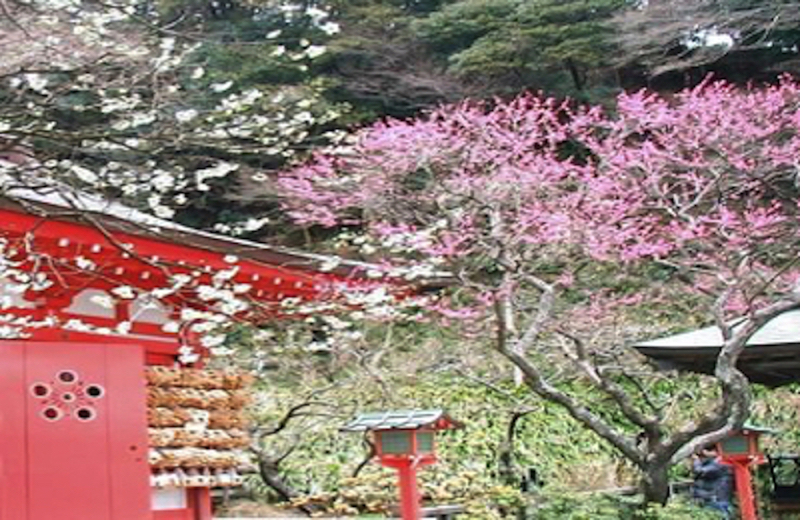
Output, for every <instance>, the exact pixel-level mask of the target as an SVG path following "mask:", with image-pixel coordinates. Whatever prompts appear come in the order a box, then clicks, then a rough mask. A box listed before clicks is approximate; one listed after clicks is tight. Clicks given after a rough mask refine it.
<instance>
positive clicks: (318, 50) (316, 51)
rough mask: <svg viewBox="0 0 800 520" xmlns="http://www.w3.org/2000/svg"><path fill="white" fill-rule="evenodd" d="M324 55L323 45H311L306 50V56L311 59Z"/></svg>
mask: <svg viewBox="0 0 800 520" xmlns="http://www.w3.org/2000/svg"><path fill="white" fill-rule="evenodd" d="M323 54H325V46H324V45H311V46H310V47H309V48H308V49H306V56H308V57H309V58H311V59H312V60H313V59H314V58H318V57H320V56H322V55H323Z"/></svg>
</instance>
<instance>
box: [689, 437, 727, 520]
mask: <svg viewBox="0 0 800 520" xmlns="http://www.w3.org/2000/svg"><path fill="white" fill-rule="evenodd" d="M692 472H693V474H694V484H693V485H692V497H694V499H695V500H696V501H697V502H698V503H700V504H701V505H703V506H705V507H708V508H711V509H715V510H717V511H720V512H721V513H722V515H723V518H725V519H728V518H730V511H731V496H732V495H733V470H732V469H731V467H730V466H729V465H727V464H724V463H723V462H722V461H721V460H720V457H719V453H717V448H716V446H706V447H705V448H703V449H702V450H700V452H699V453H697V454H695V455H694V456H693V457H692Z"/></svg>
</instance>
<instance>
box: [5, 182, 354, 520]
mask: <svg viewBox="0 0 800 520" xmlns="http://www.w3.org/2000/svg"><path fill="white" fill-rule="evenodd" d="M12 195H14V197H13V198H10V197H7V198H2V199H0V247H2V256H0V259H2V263H3V265H2V279H0V281H2V284H1V285H2V291H0V335H1V336H2V338H3V339H0V393H2V396H3V397H2V400H0V520H209V519H210V518H211V500H210V489H211V488H212V487H216V486H230V485H236V484H238V483H241V474H240V469H241V466H242V465H243V464H246V461H245V460H243V451H242V450H243V448H244V447H245V446H246V445H247V442H248V441H247V438H246V435H245V434H244V431H245V430H246V427H245V425H244V424H243V419H242V417H241V413H240V412H241V408H242V407H243V406H244V404H245V402H246V394H247V392H246V390H245V389H244V387H245V385H246V377H244V376H242V375H241V374H236V373H233V372H226V371H215V370H206V369H204V361H205V360H206V358H207V355H208V350H207V349H206V348H205V347H204V345H203V341H202V340H203V336H202V331H198V330H196V327H194V324H193V322H192V318H191V315H192V313H195V314H198V313H202V312H205V311H209V310H216V309H217V308H218V307H219V306H220V305H224V304H225V303H226V302H225V301H224V300H225V294H234V293H236V294H238V293H237V289H236V288H237V287H238V288H240V289H241V288H245V289H246V290H244V291H243V293H245V294H243V295H242V296H241V299H242V300H245V301H246V306H244V307H240V308H237V309H236V311H235V314H234V316H235V317H238V318H240V319H244V320H256V319H264V318H265V317H269V316H272V317H276V316H281V314H282V313H284V312H285V308H286V305H285V303H286V301H287V299H291V301H293V302H300V303H308V304H314V303H320V304H321V303H323V302H326V301H329V300H331V299H335V298H338V297H341V295H342V294H343V293H346V292H347V287H353V286H355V285H360V284H367V279H366V277H365V276H364V275H365V269H366V266H365V265H362V264H358V263H354V262H339V261H338V260H336V261H334V260H333V259H331V258H327V257H321V256H314V255H310V254H301V253H297V252H292V251H289V250H283V249H279V248H274V247H268V246H265V245H263V244H257V243H252V242H247V241H243V240H237V239H233V238H228V237H221V236H218V235H214V234H210V233H204V232H200V231H196V230H192V229H189V228H185V227H181V226H179V225H176V224H174V223H171V222H167V221H163V220H159V219H156V218H154V217H152V216H149V215H146V214H144V213H140V212H138V211H136V210H133V209H131V208H127V207H124V206H121V205H118V204H115V203H110V202H107V201H102V200H99V199H95V198H93V197H89V196H85V195H79V194H75V193H71V192H56V191H51V192H49V193H41V192H35V191H31V190H27V191H24V190H21V191H18V192H16V193H12ZM219 273H225V275H224V277H223V279H222V280H220V279H219V278H217V277H218V276H219ZM175 280H179V281H180V282H179V283H176V282H175ZM37 286H38V287H37ZM204 287H205V288H208V287H218V288H219V290H220V291H223V292H220V293H219V294H221V295H222V297H220V296H219V294H218V295H217V297H216V299H209V297H208V296H207V295H205V294H203V293H202V291H203V288H204ZM165 288H167V289H165ZM159 290H161V293H158V291H159ZM224 291H232V292H230V293H225V292H224ZM154 293H158V298H157V301H152V300H146V299H145V300H143V299H141V298H139V297H138V296H137V295H141V294H149V295H152V294H154ZM337 295H338V296H337ZM98 302H100V303H98ZM101 303H105V304H104V305H102V304H101Z"/></svg>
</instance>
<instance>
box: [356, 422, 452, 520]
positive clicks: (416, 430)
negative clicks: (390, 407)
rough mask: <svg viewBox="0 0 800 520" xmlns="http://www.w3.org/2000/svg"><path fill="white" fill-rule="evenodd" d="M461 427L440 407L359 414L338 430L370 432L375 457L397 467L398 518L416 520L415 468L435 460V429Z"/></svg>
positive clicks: (416, 489) (418, 505) (417, 489)
mask: <svg viewBox="0 0 800 520" xmlns="http://www.w3.org/2000/svg"><path fill="white" fill-rule="evenodd" d="M462 426H463V425H462V424H461V423H459V422H457V421H455V420H453V419H452V418H450V417H449V416H448V415H447V414H445V413H444V412H443V411H442V410H417V411H405V410H402V411H392V412H376V413H368V414H363V415H359V416H358V417H356V418H355V419H354V420H353V421H351V422H350V423H348V424H347V425H346V426H345V427H344V428H342V431H350V432H353V431H367V432H371V433H372V436H373V441H374V443H375V456H376V457H377V458H378V460H379V461H380V463H381V464H382V465H383V466H386V467H388V468H394V469H396V470H397V475H398V483H399V486H400V514H401V518H402V519H403V520H418V519H419V518H421V516H420V498H421V497H420V493H419V488H418V487H417V468H419V467H421V466H426V465H428V464H433V463H435V462H436V453H435V448H436V443H435V434H436V432H437V431H439V430H449V429H456V428H461V427H462Z"/></svg>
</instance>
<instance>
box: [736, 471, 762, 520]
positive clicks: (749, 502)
mask: <svg viewBox="0 0 800 520" xmlns="http://www.w3.org/2000/svg"><path fill="white" fill-rule="evenodd" d="M730 464H731V466H733V478H734V479H735V481H736V497H737V499H738V500H739V512H740V514H741V517H742V520H758V515H757V514H756V498H755V495H754V494H753V479H752V478H751V476H750V461H749V460H743V459H734V460H732V461H731V462H730Z"/></svg>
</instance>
